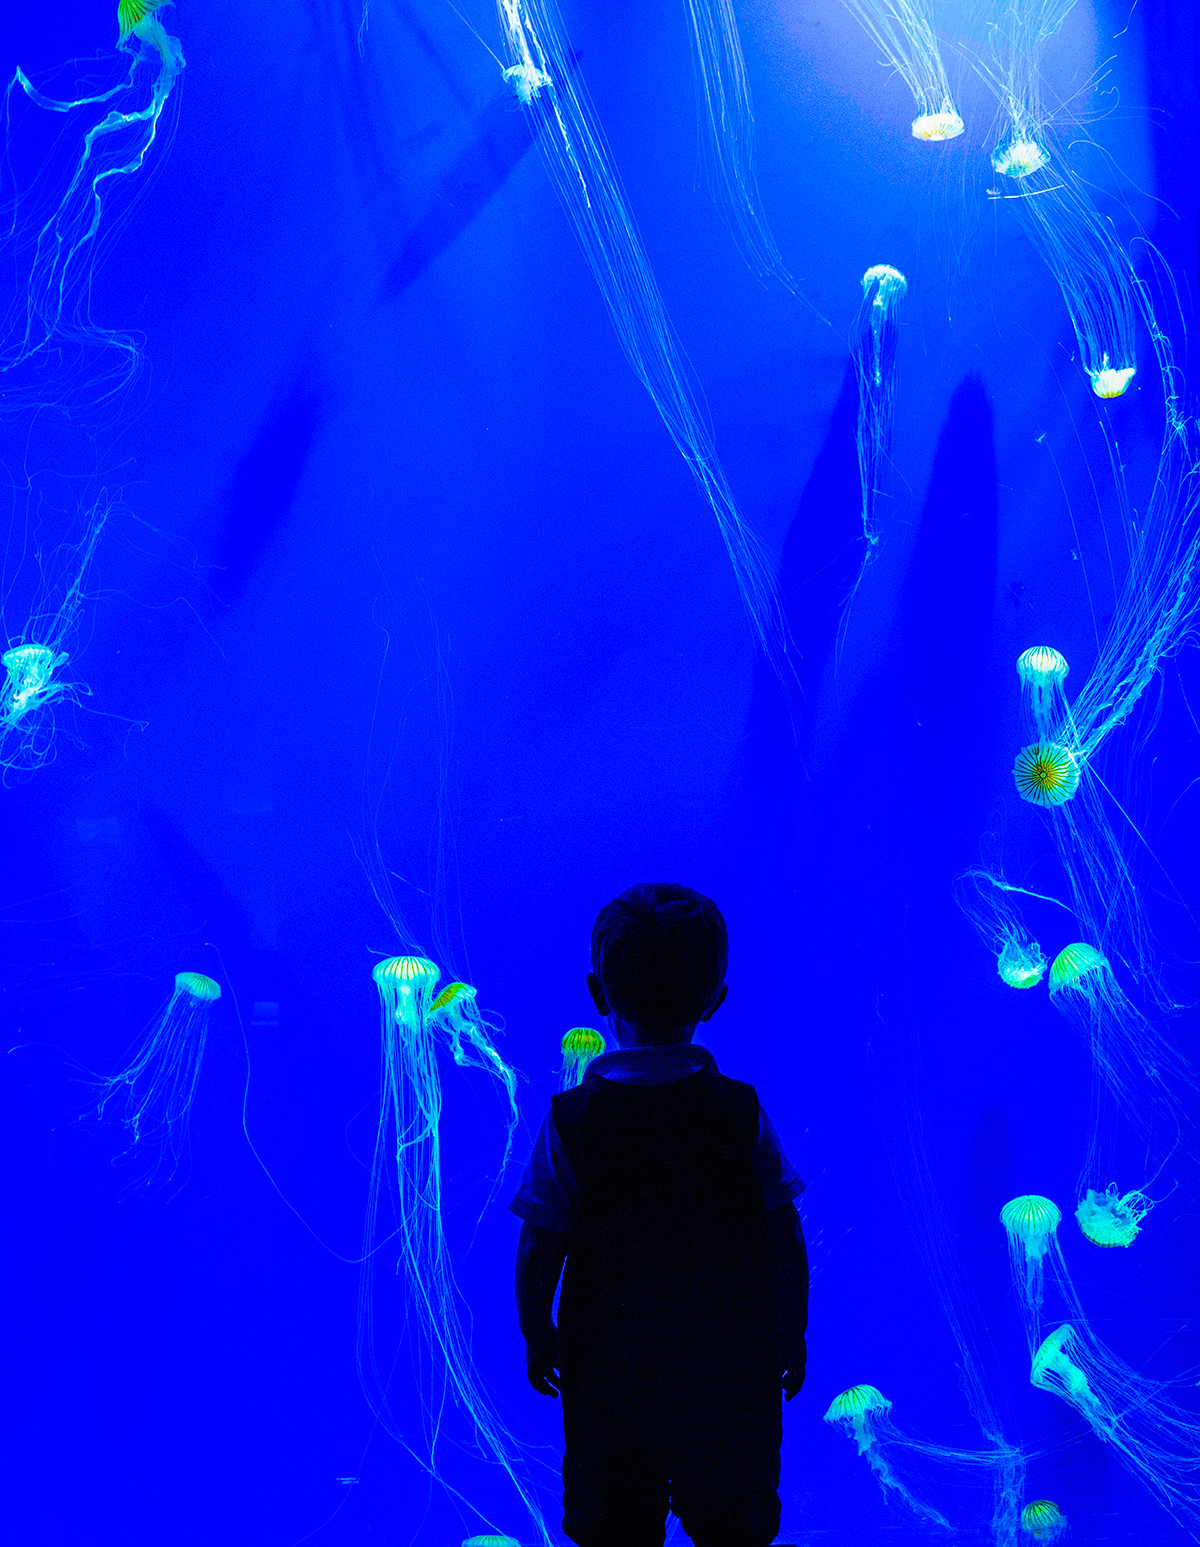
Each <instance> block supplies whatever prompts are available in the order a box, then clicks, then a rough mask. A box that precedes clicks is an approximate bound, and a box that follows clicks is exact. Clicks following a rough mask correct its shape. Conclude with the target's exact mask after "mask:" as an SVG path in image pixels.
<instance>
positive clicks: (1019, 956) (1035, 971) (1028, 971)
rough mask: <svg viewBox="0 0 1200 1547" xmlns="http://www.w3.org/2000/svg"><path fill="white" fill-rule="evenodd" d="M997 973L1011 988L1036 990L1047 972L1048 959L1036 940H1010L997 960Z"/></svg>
mask: <svg viewBox="0 0 1200 1547" xmlns="http://www.w3.org/2000/svg"><path fill="white" fill-rule="evenodd" d="M996 971H997V972H998V973H999V974H1000V976H1001V978H1002V979H1003V980H1004V982H1005V983H1007V984H1008V986H1009V988H1036V987H1037V985H1038V984H1039V983H1040V982H1041V981H1042V977H1043V975H1044V973H1045V971H1046V958H1045V957H1044V956H1043V955H1042V951H1041V947H1040V946H1039V945H1038V943H1037V941H1036V940H1032V941H1029V942H1028V943H1026V942H1024V941H1021V940H1009V941H1008V942H1007V943H1006V944H1005V946H1004V949H1003V950H1002V951H1001V952H1000V955H999V956H998V957H997V958H996Z"/></svg>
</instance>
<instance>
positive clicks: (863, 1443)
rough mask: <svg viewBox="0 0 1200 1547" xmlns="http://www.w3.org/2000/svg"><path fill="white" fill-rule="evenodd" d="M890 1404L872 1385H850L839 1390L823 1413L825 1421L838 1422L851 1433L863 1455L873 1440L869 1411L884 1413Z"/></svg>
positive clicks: (889, 1407) (859, 1451)
mask: <svg viewBox="0 0 1200 1547" xmlns="http://www.w3.org/2000/svg"><path fill="white" fill-rule="evenodd" d="M891 1406H892V1404H891V1403H890V1402H889V1401H888V1399H887V1397H885V1396H884V1395H883V1393H882V1392H881V1391H879V1390H877V1389H876V1387H874V1386H850V1387H849V1388H848V1389H847V1390H845V1391H839V1392H838V1394H837V1396H836V1397H834V1399H833V1401H832V1402H831V1403H830V1404H829V1408H828V1410H827V1411H826V1413H825V1422H826V1423H840V1424H841V1425H842V1426H843V1427H844V1428H846V1429H848V1430H849V1431H850V1433H851V1434H852V1435H853V1437H854V1440H855V1443H856V1444H857V1445H858V1453H859V1455H860V1456H865V1455H866V1453H867V1451H868V1450H870V1448H871V1446H872V1445H873V1444H874V1442H875V1435H874V1433H873V1432H872V1428H871V1419H870V1414H871V1413H886V1412H888V1411H890V1409H891Z"/></svg>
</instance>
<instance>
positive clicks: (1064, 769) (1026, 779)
mask: <svg viewBox="0 0 1200 1547" xmlns="http://www.w3.org/2000/svg"><path fill="white" fill-rule="evenodd" d="M1013 780H1014V782H1015V784H1016V786H1017V794H1018V795H1019V796H1020V797H1021V799H1022V800H1028V801H1031V802H1032V803H1033V804H1034V805H1035V806H1061V805H1062V804H1063V803H1064V802H1065V801H1068V800H1070V799H1071V797H1072V796H1073V795H1074V794H1075V791H1076V790H1077V789H1078V788H1079V764H1078V763H1077V762H1076V761H1075V758H1074V755H1073V754H1072V752H1071V749H1070V747H1065V746H1063V745H1062V743H1061V742H1058V741H1035V742H1033V743H1032V744H1031V745H1030V746H1028V747H1022V748H1021V750H1020V751H1019V752H1018V753H1017V760H1016V762H1015V763H1014V764H1013Z"/></svg>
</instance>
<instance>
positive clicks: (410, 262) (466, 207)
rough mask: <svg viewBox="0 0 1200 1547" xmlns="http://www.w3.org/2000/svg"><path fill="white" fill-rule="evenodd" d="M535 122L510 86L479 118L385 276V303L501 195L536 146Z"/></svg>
mask: <svg viewBox="0 0 1200 1547" xmlns="http://www.w3.org/2000/svg"><path fill="white" fill-rule="evenodd" d="M532 123H533V121H532V120H531V118H530V117H529V115H528V114H527V113H526V112H525V111H524V110H523V109H522V107H521V106H520V104H519V103H518V102H517V100H516V97H515V96H514V94H513V89H512V87H511V86H509V85H508V84H507V83H505V84H504V85H503V86H502V87H501V89H500V90H499V91H497V92H496V94H495V95H494V96H493V97H492V98H491V100H490V101H489V102H488V103H487V105H486V106H485V107H484V109H483V111H482V112H481V113H480V114H479V116H478V118H477V119H476V120H475V126H474V132H473V134H472V135H471V138H470V140H469V141H468V143H467V145H466V147H465V148H464V149H463V150H462V151H461V152H460V153H459V155H458V157H457V158H456V159H455V160H454V162H453V163H452V164H451V165H450V167H449V169H448V170H447V172H446V173H445V175H444V176H443V178H442V180H441V183H440V184H439V186H438V187H437V188H436V189H435V190H434V192H433V193H432V195H431V196H430V199H429V202H428V204H427V205H426V206H425V208H424V210H423V211H422V212H421V214H420V215H419V216H418V217H417V220H416V222H415V223H414V224H413V225H412V227H411V228H410V230H409V231H408V233H407V235H406V236H405V238H404V242H403V245H402V246H401V249H400V253H399V256H398V257H397V258H396V259H395V261H394V262H393V263H392V265H391V267H390V268H389V269H388V271H387V273H386V275H385V276H384V280H383V287H382V290H383V298H384V299H385V300H394V299H395V298H396V297H397V296H398V295H402V294H403V293H404V291H405V290H407V289H408V287H409V285H411V284H412V283H413V281H414V280H416V279H419V278H420V277H421V275H422V274H424V272H425V270H426V269H428V268H429V267H430V265H431V264H432V263H434V262H435V260H436V259H438V258H440V257H441V255H442V253H444V252H445V251H446V249H447V248H448V247H449V246H450V244H451V243H452V242H453V241H454V240H455V238H456V237H457V236H459V235H460V233H461V232H463V231H465V230H466V228H467V227H468V226H469V225H470V224H471V222H472V221H473V220H474V219H475V217H476V215H478V214H479V212H480V210H482V209H483V207H484V205H485V204H487V203H488V201H489V200H490V199H491V198H492V197H493V195H495V194H496V193H497V192H499V190H500V188H501V187H503V185H504V183H505V181H506V179H507V178H508V176H509V174H510V173H511V172H512V170H513V168H514V167H515V166H516V165H517V163H518V162H519V161H520V160H521V158H522V156H524V154H525V152H526V151H527V150H528V149H529V147H530V146H531V145H532V144H533V139H534V136H533V128H532Z"/></svg>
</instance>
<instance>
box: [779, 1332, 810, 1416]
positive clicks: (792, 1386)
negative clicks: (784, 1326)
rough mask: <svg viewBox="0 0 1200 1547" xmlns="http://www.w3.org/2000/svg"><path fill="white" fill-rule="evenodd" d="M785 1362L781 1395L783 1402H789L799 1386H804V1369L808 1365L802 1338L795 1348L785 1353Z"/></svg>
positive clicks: (806, 1350)
mask: <svg viewBox="0 0 1200 1547" xmlns="http://www.w3.org/2000/svg"><path fill="white" fill-rule="evenodd" d="M785 1360H786V1368H785V1369H784V1372H783V1395H784V1400H785V1401H788V1402H790V1401H791V1400H792V1398H793V1397H794V1396H795V1395H796V1393H797V1392H798V1391H799V1390H800V1388H801V1386H803V1385H804V1369H805V1365H806V1364H807V1363H808V1349H807V1348H806V1347H805V1344H804V1339H803V1338H801V1339H800V1341H799V1343H798V1344H797V1346H796V1347H795V1348H792V1349H789V1350H788V1351H787V1353H786V1355H785Z"/></svg>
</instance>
